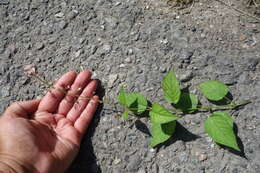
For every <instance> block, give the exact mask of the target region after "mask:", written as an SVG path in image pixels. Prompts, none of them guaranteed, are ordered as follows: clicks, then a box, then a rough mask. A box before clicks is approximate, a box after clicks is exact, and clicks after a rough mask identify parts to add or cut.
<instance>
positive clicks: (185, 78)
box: [180, 70, 193, 82]
mask: <svg viewBox="0 0 260 173" xmlns="http://www.w3.org/2000/svg"><path fill="white" fill-rule="evenodd" d="M192 77H193V73H192V71H191V70H187V71H186V72H185V73H184V74H181V76H180V81H182V82H187V81H189V80H191V79H192Z"/></svg>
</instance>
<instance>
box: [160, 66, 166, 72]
mask: <svg viewBox="0 0 260 173" xmlns="http://www.w3.org/2000/svg"><path fill="white" fill-rule="evenodd" d="M159 70H160V72H161V73H165V72H166V70H167V69H166V67H164V66H161V67H160V69H159Z"/></svg>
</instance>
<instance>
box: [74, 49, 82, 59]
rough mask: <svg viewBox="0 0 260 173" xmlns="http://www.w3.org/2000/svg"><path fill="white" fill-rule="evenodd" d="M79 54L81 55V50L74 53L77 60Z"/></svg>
mask: <svg viewBox="0 0 260 173" xmlns="http://www.w3.org/2000/svg"><path fill="white" fill-rule="evenodd" d="M81 53H82V51H81V50H78V51H77V52H75V54H74V55H75V57H76V58H78V57H79V56H80V54H81Z"/></svg>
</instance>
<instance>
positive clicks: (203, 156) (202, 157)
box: [199, 154, 207, 161]
mask: <svg viewBox="0 0 260 173" xmlns="http://www.w3.org/2000/svg"><path fill="white" fill-rule="evenodd" d="M204 160H207V155H205V154H200V155H199V161H204Z"/></svg>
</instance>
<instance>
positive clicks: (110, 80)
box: [107, 74, 118, 88]
mask: <svg viewBox="0 0 260 173" xmlns="http://www.w3.org/2000/svg"><path fill="white" fill-rule="evenodd" d="M117 78H118V74H111V75H109V76H108V84H107V85H108V87H109V88H112V87H113V85H114V83H115V81H116V80H117Z"/></svg>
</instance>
